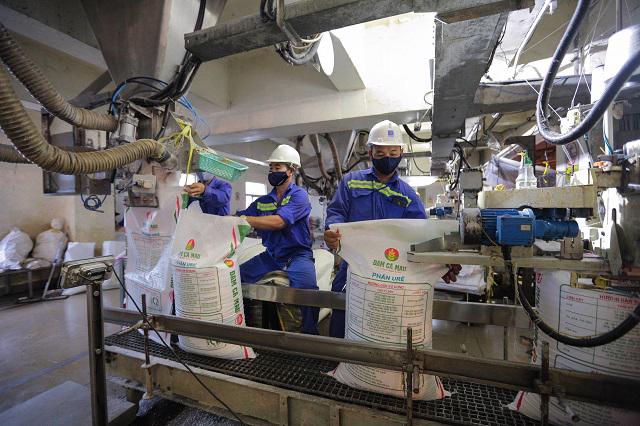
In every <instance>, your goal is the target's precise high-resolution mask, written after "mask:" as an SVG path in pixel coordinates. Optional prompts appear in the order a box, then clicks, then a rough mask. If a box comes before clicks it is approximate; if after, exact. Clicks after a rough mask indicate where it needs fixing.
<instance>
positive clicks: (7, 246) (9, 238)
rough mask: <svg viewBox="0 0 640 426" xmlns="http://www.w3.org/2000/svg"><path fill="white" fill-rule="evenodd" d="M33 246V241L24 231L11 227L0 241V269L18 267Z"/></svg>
mask: <svg viewBox="0 0 640 426" xmlns="http://www.w3.org/2000/svg"><path fill="white" fill-rule="evenodd" d="M32 248H33V241H31V238H30V237H29V235H28V234H27V233H26V232H22V231H21V230H20V229H18V228H13V229H11V231H9V233H8V234H7V235H5V237H4V238H3V239H2V240H1V241H0V271H2V270H4V269H12V270H15V269H20V268H22V265H21V262H22V261H23V260H25V259H26V258H27V256H28V255H29V252H30V251H31V249H32Z"/></svg>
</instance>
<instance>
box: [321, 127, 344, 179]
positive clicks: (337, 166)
mask: <svg viewBox="0 0 640 426" xmlns="http://www.w3.org/2000/svg"><path fill="white" fill-rule="evenodd" d="M322 136H323V137H324V138H325V140H326V141H327V143H328V144H329V148H330V149H331V156H332V157H333V170H335V173H336V177H337V178H338V180H340V179H342V167H340V158H338V148H337V147H336V143H335V142H334V141H333V138H332V137H331V135H330V134H329V133H324V134H323V135H322Z"/></svg>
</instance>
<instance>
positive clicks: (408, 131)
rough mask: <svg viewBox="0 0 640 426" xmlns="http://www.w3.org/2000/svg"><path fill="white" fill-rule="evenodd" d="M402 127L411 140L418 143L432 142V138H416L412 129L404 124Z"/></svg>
mask: <svg viewBox="0 0 640 426" xmlns="http://www.w3.org/2000/svg"><path fill="white" fill-rule="evenodd" d="M402 127H403V128H404V131H405V132H407V135H409V137H410V138H411V139H413V140H414V141H416V142H431V138H421V137H418V136H416V134H415V133H413V132H412V131H411V129H410V128H409V126H407V125H406V124H403V125H402Z"/></svg>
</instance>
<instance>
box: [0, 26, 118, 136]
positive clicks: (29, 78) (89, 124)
mask: <svg viewBox="0 0 640 426" xmlns="http://www.w3.org/2000/svg"><path fill="white" fill-rule="evenodd" d="M0 59H2V61H3V62H4V63H5V64H7V67H8V68H9V69H10V70H11V72H12V73H13V74H14V75H15V76H16V78H17V79H18V80H20V82H21V83H22V84H23V85H24V86H25V87H26V88H27V89H28V90H29V92H30V93H31V94H32V95H33V97H34V98H36V99H37V100H38V101H39V102H40V103H41V104H42V105H43V106H44V107H45V108H46V109H47V111H49V112H50V113H51V114H53V115H55V116H56V117H59V118H61V119H62V120H64V121H66V122H67V123H70V124H73V125H74V126H77V127H82V128H85V129H96V130H105V131H108V132H113V131H115V130H116V128H117V127H118V121H117V120H116V119H115V118H114V117H112V116H110V115H107V114H102V113H98V112H95V111H90V110H88V109H84V108H78V107H75V106H73V105H71V104H70V103H69V102H67V101H66V99H65V98H64V97H62V95H61V94H60V93H58V91H57V90H56V89H55V88H54V87H53V85H52V84H51V83H50V82H49V80H48V79H47V78H46V77H45V75H44V74H43V73H42V71H40V69H39V68H38V67H37V66H36V64H34V63H33V61H31V59H30V58H29V57H28V56H27V55H26V53H25V52H24V50H22V47H20V45H19V44H18V43H16V41H15V40H14V39H13V37H11V34H10V33H9V31H8V30H7V29H6V28H5V26H4V25H2V24H1V23H0Z"/></svg>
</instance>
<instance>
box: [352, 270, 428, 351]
mask: <svg viewBox="0 0 640 426" xmlns="http://www.w3.org/2000/svg"><path fill="white" fill-rule="evenodd" d="M372 275H376V274H375V273H373V274H372ZM348 281H349V289H348V294H347V303H348V305H349V319H348V321H347V324H348V326H347V327H348V328H347V338H350V339H358V340H364V341H368V342H380V343H395V344H402V343H403V342H406V338H407V327H412V328H413V343H414V344H416V345H420V344H421V343H423V342H424V341H425V332H424V324H425V322H426V321H427V306H428V302H429V290H430V288H431V286H430V285H429V284H397V283H392V282H384V281H375V280H372V279H367V278H365V277H361V276H359V275H356V274H354V273H350V275H349V278H348Z"/></svg>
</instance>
